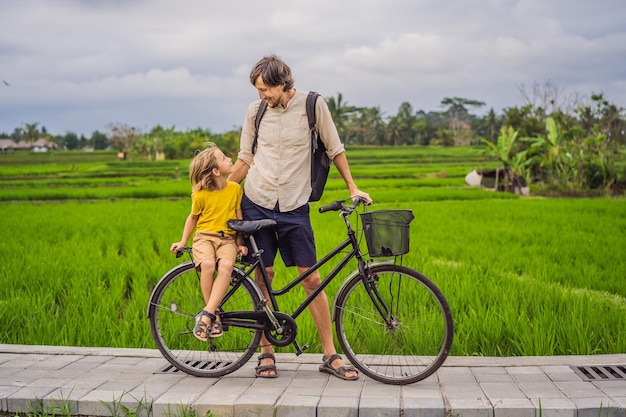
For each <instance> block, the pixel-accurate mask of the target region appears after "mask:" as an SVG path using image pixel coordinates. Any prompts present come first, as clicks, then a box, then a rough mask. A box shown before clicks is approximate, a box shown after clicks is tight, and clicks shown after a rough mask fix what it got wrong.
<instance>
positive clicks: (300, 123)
mask: <svg viewBox="0 0 626 417" xmlns="http://www.w3.org/2000/svg"><path fill="white" fill-rule="evenodd" d="M307 94H308V93H307V92H302V91H299V90H297V91H296V94H295V95H294V96H293V97H292V99H291V100H289V102H288V103H287V107H282V106H281V105H279V106H277V107H275V108H269V107H268V108H267V110H266V111H265V114H264V115H263V118H262V119H261V124H260V125H259V137H258V142H257V148H256V151H255V153H254V155H253V154H252V151H251V150H252V143H253V141H254V119H255V117H256V113H257V111H258V109H259V105H260V104H261V100H257V101H255V102H253V103H251V104H250V106H249V107H248V111H247V114H246V119H245V120H244V124H243V129H242V131H241V142H240V148H241V149H240V151H239V154H238V155H237V159H240V160H242V161H243V162H245V163H246V164H248V165H249V166H250V169H249V170H248V175H247V176H246V181H245V183H244V191H245V194H246V196H247V197H248V198H249V199H250V200H252V201H253V202H254V203H255V204H257V205H259V206H261V207H264V208H266V209H268V210H272V209H274V207H275V206H276V203H277V202H278V203H279V208H280V211H281V212H285V211H291V210H294V209H296V208H298V207H301V206H303V205H305V204H306V203H307V202H308V201H309V196H310V195H311V134H310V132H309V123H308V119H307V115H306V97H307ZM315 113H316V119H317V130H318V131H319V132H320V136H321V138H322V141H323V142H324V145H326V153H327V154H328V157H329V158H330V159H331V160H332V159H334V158H335V156H337V155H339V154H340V153H342V152H345V149H344V146H343V144H342V143H341V140H340V139H339V134H338V133H337V128H336V127H335V124H334V122H333V120H332V117H331V115H330V111H329V110H328V105H327V104H326V101H325V100H323V99H322V97H319V98H318V100H317V103H316V107H315Z"/></svg>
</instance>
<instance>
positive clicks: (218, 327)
mask: <svg viewBox="0 0 626 417" xmlns="http://www.w3.org/2000/svg"><path fill="white" fill-rule="evenodd" d="M213 317H215V316H213ZM223 334H224V332H223V329H222V323H219V322H217V321H214V322H212V324H211V332H210V333H209V337H210V338H211V339H215V338H216V337H220V336H221V335H223Z"/></svg>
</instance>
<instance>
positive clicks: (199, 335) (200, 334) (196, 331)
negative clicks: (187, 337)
mask: <svg viewBox="0 0 626 417" xmlns="http://www.w3.org/2000/svg"><path fill="white" fill-rule="evenodd" d="M203 317H208V318H209V320H210V321H209V323H208V324H207V323H205V322H204V320H202V318H203ZM213 319H215V315H213V314H211V313H209V312H208V311H206V310H202V311H201V312H199V313H198V315H197V316H196V325H195V326H194V328H193V335H194V336H195V337H196V339H198V340H200V341H201V342H206V341H207V340H209V329H210V328H211V325H212V323H213Z"/></svg>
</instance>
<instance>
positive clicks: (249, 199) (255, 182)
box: [229, 55, 371, 380]
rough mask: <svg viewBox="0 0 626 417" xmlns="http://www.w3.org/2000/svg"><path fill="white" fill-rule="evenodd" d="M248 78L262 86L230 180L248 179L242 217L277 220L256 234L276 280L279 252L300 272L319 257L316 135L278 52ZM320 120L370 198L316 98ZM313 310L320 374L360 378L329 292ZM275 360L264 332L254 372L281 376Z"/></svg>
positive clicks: (340, 165)
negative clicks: (335, 330) (336, 332)
mask: <svg viewBox="0 0 626 417" xmlns="http://www.w3.org/2000/svg"><path fill="white" fill-rule="evenodd" d="M250 82H251V83H252V85H254V87H255V88H256V89H257V91H258V94H259V98H260V100H257V101H255V102H253V103H251V104H250V106H249V107H248V111H247V114H246V119H245V120H244V124H243V129H242V132H241V143H240V151H239V154H238V155H237V161H236V162H235V168H234V172H233V173H232V174H231V176H230V177H229V179H230V180H232V181H236V182H239V183H240V182H241V181H243V180H244V179H246V182H245V184H244V197H243V201H242V204H241V208H242V211H243V217H244V219H246V220H256V219H263V218H271V219H274V220H276V221H277V223H278V225H277V227H276V229H275V230H263V231H261V232H260V233H258V234H257V235H255V237H256V241H257V243H258V246H259V247H260V248H263V250H264V252H263V254H262V256H263V261H264V262H265V265H266V270H267V274H268V276H269V278H270V280H272V279H273V278H274V268H273V265H274V259H275V257H276V253H277V252H278V251H280V254H281V257H282V258H283V261H284V263H285V265H286V266H296V267H297V269H298V272H299V273H302V272H304V271H305V270H306V269H308V268H309V267H310V266H312V265H314V264H315V262H316V253H315V240H314V236H313V228H312V226H311V221H310V217H309V204H308V200H309V196H310V194H311V159H310V158H311V151H310V149H311V148H310V147H311V136H310V132H309V126H308V121H307V120H308V119H307V115H306V97H307V94H308V92H305V91H299V90H296V89H295V87H294V81H293V78H292V77H291V70H290V68H289V67H288V66H287V65H286V64H285V63H284V62H283V61H282V60H281V59H280V58H279V57H277V56H275V55H272V56H267V57H264V58H263V59H261V60H260V61H259V62H258V63H257V64H256V65H255V66H254V68H253V69H252V71H251V72H250ZM261 100H265V101H266V102H267V110H266V112H265V114H264V115H263V118H262V119H261V124H260V125H259V129H258V142H257V147H256V149H255V152H254V153H253V152H252V143H253V141H254V137H255V127H254V120H255V117H256V114H257V110H258V108H259V104H260V103H261ZM316 118H317V130H318V131H319V132H320V135H321V138H322V141H323V142H324V145H325V146H326V149H327V154H328V156H329V157H330V159H332V161H333V163H334V164H335V166H336V167H337V170H338V171H339V173H340V174H341V176H342V178H343V180H344V181H345V183H346V185H347V186H348V190H349V192H350V196H351V197H356V196H361V197H363V198H365V199H367V200H368V201H371V199H370V197H369V195H368V194H367V193H364V192H362V191H359V189H358V188H357V186H356V184H355V183H354V180H353V179H352V175H351V173H350V168H349V166H348V160H347V158H346V155H345V149H344V147H343V144H342V143H341V140H340V139H339V135H338V133H337V128H336V127H335V124H334V122H333V120H332V117H331V115H330V111H329V110H328V105H327V104H326V102H325V101H324V100H323V99H321V98H319V99H318V100H317V103H316ZM257 276H260V274H259V275H257ZM319 283H320V276H319V273H318V272H317V271H316V272H315V273H313V274H311V275H310V276H309V277H307V278H306V279H305V280H304V281H303V282H302V285H303V288H304V290H305V292H306V293H307V294H310V293H311V292H312V291H313V289H314V288H315V287H316V286H317V285H318V284H319ZM259 285H260V286H261V289H262V290H263V292H264V293H266V291H267V290H266V289H265V288H264V287H263V283H262V282H259ZM309 309H310V311H311V315H312V316H313V320H314V322H315V324H316V326H317V330H318V332H319V335H320V339H321V343H322V348H323V350H324V358H323V364H322V365H321V366H320V371H321V372H326V373H329V374H331V375H334V376H336V377H338V378H342V379H346V380H355V379H357V378H358V377H359V375H358V372H357V371H356V369H354V368H353V367H351V366H346V365H345V363H344V362H343V360H342V359H341V357H340V356H339V355H337V351H336V349H335V346H334V342H333V335H332V327H331V318H330V309H329V304H328V299H327V298H326V294H324V293H323V292H322V293H320V294H319V296H317V297H316V298H315V300H314V301H313V302H312V303H311V304H310V306H309ZM275 365H276V360H275V358H274V350H273V348H272V346H271V345H270V344H269V343H268V342H267V340H266V339H265V336H263V339H262V341H261V356H259V363H258V366H257V368H256V375H257V376H258V377H262V378H275V377H276V376H277V375H278V374H277V371H276V366H275Z"/></svg>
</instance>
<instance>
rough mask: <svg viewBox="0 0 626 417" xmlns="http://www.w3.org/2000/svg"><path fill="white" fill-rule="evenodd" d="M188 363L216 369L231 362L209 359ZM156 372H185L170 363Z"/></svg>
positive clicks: (201, 367)
mask: <svg viewBox="0 0 626 417" xmlns="http://www.w3.org/2000/svg"><path fill="white" fill-rule="evenodd" d="M185 364H186V365H191V367H192V368H197V369H216V368H219V367H222V366H225V365H230V363H225V362H207V361H186V362H185ZM154 373H155V374H173V373H183V371H181V370H180V369H178V368H176V367H175V366H174V365H171V364H168V365H166V366H165V367H163V368H162V369H159V370H158V371H155V372H154Z"/></svg>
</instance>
